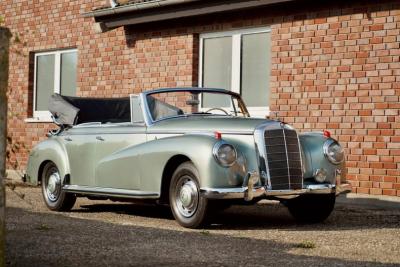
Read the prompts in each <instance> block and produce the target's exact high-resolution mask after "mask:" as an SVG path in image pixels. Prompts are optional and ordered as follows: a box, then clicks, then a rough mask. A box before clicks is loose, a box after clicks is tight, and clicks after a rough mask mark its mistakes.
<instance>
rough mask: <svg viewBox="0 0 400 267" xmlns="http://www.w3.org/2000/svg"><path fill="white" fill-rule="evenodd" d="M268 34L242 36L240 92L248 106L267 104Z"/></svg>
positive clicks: (268, 70)
mask: <svg viewBox="0 0 400 267" xmlns="http://www.w3.org/2000/svg"><path fill="white" fill-rule="evenodd" d="M270 57H271V55H270V35H269V33H268V32H266V33H255V34H245V35H243V36H242V66H241V68H242V76H241V94H242V98H243V100H244V101H245V103H246V104H247V105H248V106H250V107H264V106H269V75H270Z"/></svg>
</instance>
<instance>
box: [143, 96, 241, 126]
mask: <svg viewBox="0 0 400 267" xmlns="http://www.w3.org/2000/svg"><path fill="white" fill-rule="evenodd" d="M146 100H147V105H148V108H149V111H150V115H151V118H152V120H153V121H158V120H162V119H166V118H171V117H178V116H200V115H201V116H235V117H248V116H249V115H248V112H247V110H246V107H245V106H244V104H243V102H242V100H241V99H240V98H238V97H236V96H234V95H230V94H226V93H223V92H202V91H168V92H159V93H153V94H149V95H147V97H146Z"/></svg>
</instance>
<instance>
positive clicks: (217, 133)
mask: <svg viewBox="0 0 400 267" xmlns="http://www.w3.org/2000/svg"><path fill="white" fill-rule="evenodd" d="M214 137H215V139H217V140H221V138H222V134H221V133H220V132H214Z"/></svg>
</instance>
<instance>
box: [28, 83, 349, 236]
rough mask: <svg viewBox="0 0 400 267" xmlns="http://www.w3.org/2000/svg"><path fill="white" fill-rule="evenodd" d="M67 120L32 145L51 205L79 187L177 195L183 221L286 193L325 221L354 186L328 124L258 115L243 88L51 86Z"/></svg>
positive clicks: (300, 211) (305, 213) (137, 195)
mask: <svg viewBox="0 0 400 267" xmlns="http://www.w3.org/2000/svg"><path fill="white" fill-rule="evenodd" d="M49 110H50V111H51V113H52V114H53V117H54V121H55V123H56V124H58V125H59V129H58V130H55V131H52V132H50V133H49V134H48V136H49V138H48V139H47V140H45V141H43V142H41V143H39V144H38V145H37V146H36V147H35V148H34V149H33V150H32V152H31V154H30V157H29V162H28V167H27V171H26V178H27V180H28V181H29V182H30V183H33V184H39V183H41V185H42V192H43V197H44V201H45V203H46V205H47V206H48V208H49V209H51V210H56V211H64V210H69V209H71V208H72V207H73V205H74V203H75V200H76V197H88V198H91V199H92V198H94V199H96V198H108V199H112V200H122V199H125V200H126V199H128V200H132V199H148V200H155V201H156V202H157V203H160V204H169V205H170V207H171V210H172V213H173V215H174V217H175V219H176V220H177V221H178V222H179V224H181V225H182V226H185V227H190V228H196V227H200V226H201V225H203V224H204V223H205V222H207V221H208V220H207V219H209V218H210V217H212V216H209V215H210V214H212V212H211V211H214V210H216V209H222V208H223V207H226V206H229V205H230V204H232V203H238V204H240V203H256V202H257V201H259V200H261V199H274V200H280V201H281V202H282V203H284V204H285V205H286V206H287V207H288V208H289V211H290V213H291V214H292V215H293V216H294V218H295V219H297V220H300V221H303V222H320V221H322V220H324V219H326V218H327V217H328V216H329V214H330V213H331V212H332V210H333V208H334V204H335V198H336V195H338V194H339V193H344V192H349V191H351V187H350V185H349V184H348V183H346V172H345V162H344V152H343V149H342V147H341V146H340V144H339V143H338V142H337V141H336V140H334V139H332V138H330V134H329V133H328V132H322V133H321V132H309V133H301V134H298V133H297V132H296V130H294V129H293V128H292V127H291V126H290V125H288V124H286V123H284V122H282V121H279V120H269V119H256V118H250V116H249V113H248V111H247V109H246V106H245V104H244V103H243V101H242V99H241V98H240V95H238V94H236V93H233V92H230V91H226V90H222V89H206V88H171V89H159V90H153V91H147V92H143V93H141V94H140V95H131V96H130V97H127V98H110V99H104V98H102V99H99V98H79V97H65V96H61V95H53V96H52V97H51V99H50V102H49Z"/></svg>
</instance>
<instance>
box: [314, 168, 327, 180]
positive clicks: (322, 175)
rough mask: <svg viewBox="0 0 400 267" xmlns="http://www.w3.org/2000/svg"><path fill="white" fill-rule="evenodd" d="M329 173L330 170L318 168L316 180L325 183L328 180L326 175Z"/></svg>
mask: <svg viewBox="0 0 400 267" xmlns="http://www.w3.org/2000/svg"><path fill="white" fill-rule="evenodd" d="M327 175H328V172H327V171H326V170H325V169H318V170H317V171H316V172H315V176H314V178H315V180H316V181H317V182H319V183H323V182H325V180H326V176H327Z"/></svg>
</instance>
